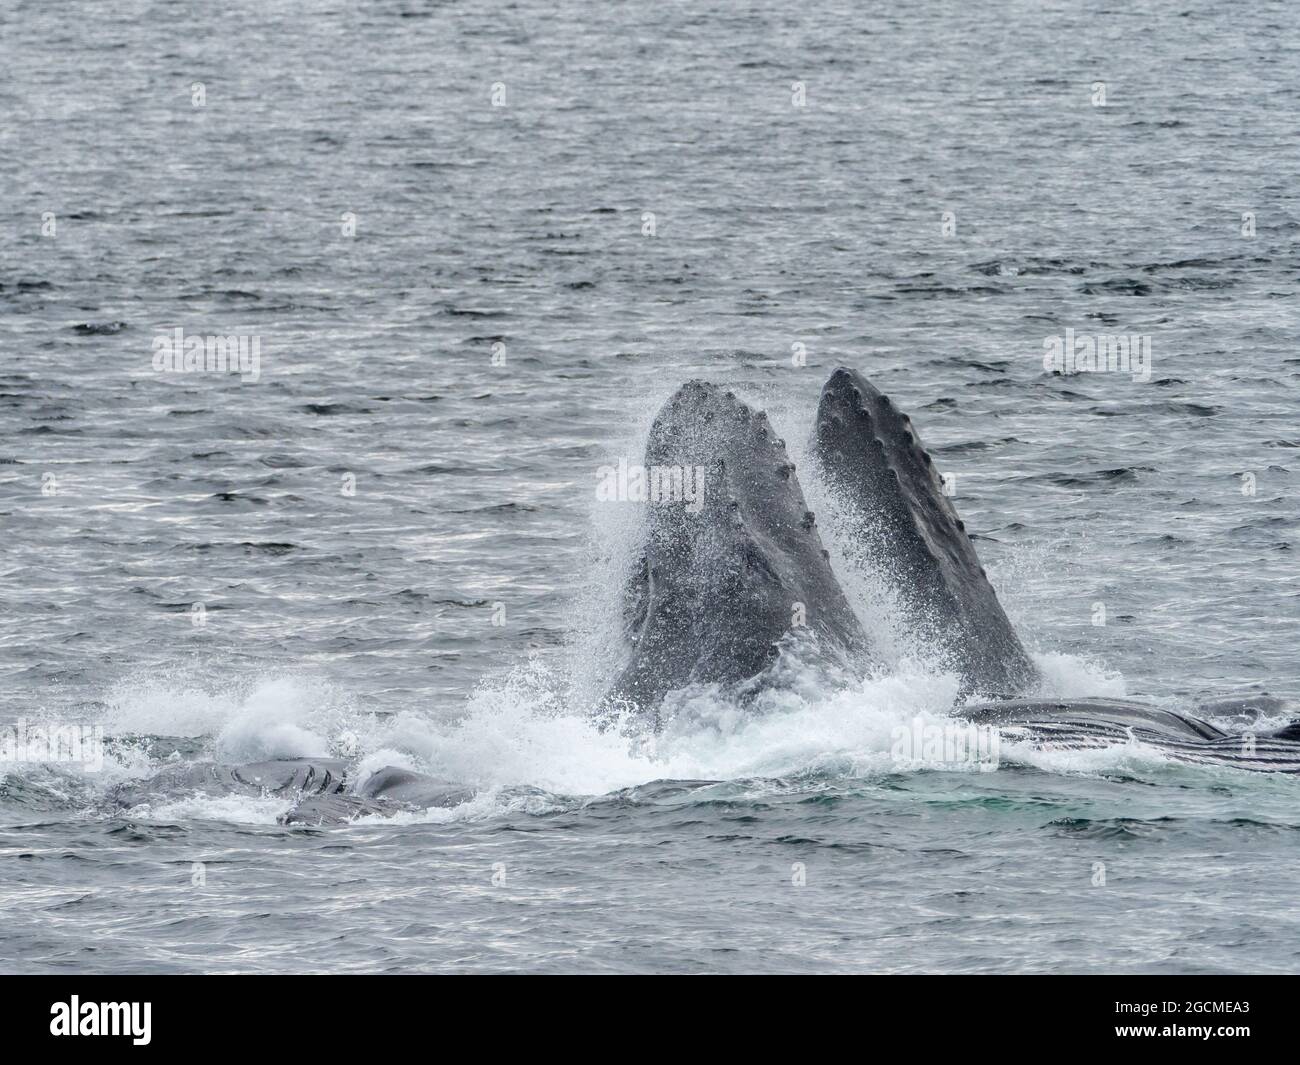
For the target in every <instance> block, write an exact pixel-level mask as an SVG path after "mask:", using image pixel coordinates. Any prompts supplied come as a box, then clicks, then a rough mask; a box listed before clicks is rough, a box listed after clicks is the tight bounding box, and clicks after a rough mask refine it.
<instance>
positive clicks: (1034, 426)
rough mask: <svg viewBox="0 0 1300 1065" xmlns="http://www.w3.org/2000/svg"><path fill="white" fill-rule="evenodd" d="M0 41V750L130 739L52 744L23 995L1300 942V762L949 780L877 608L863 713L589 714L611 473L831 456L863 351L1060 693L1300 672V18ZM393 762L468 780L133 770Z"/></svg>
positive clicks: (598, 648) (39, 779)
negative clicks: (664, 434) (831, 398)
mask: <svg viewBox="0 0 1300 1065" xmlns="http://www.w3.org/2000/svg"><path fill="white" fill-rule="evenodd" d="M0 72H2V73H0V545H2V546H0V727H4V728H8V729H9V730H11V732H12V731H16V730H17V729H18V727H19V726H20V725H22V726H23V727H25V728H34V727H40V726H52V725H55V724H66V723H70V722H71V723H78V724H82V725H85V726H87V727H88V728H90V729H99V730H102V735H103V736H104V738H105V739H104V743H105V751H104V757H103V761H102V764H100V765H96V766H92V767H90V769H89V771H88V770H87V769H86V768H85V767H83V766H82V765H77V764H66V763H60V762H38V763H34V764H33V763H24V762H10V763H7V764H0V969H2V970H3V971H9V972H24V973H34V972H42V973H48V972H65V973H66V972H165V973H171V972H178V973H181V972H185V973H189V972H213V971H216V972H281V971H313V972H314V971H321V972H372V971H382V972H412V971H452V972H470V971H473V972H516V971H522V972H575V971H581V972H586V971H609V972H689V973H699V972H773V971H780V972H788V971H789V972H827V971H829V972H861V971H884V972H1020V971H1034V972H1132V971H1142V972H1170V973H1183V972H1229V971H1231V972H1237V971H1251V972H1254V971H1260V972H1294V971H1296V970H1297V969H1300V906H1297V903H1296V891H1295V885H1296V883H1297V880H1298V879H1300V782H1297V781H1296V780H1294V779H1291V778H1286V777H1281V776H1271V775H1263V774H1246V773H1242V772H1239V771H1235V770H1228V769H1210V768H1196V767H1190V766H1180V765H1175V764H1172V763H1170V762H1168V761H1167V760H1165V759H1164V758H1163V757H1161V756H1160V755H1159V754H1158V752H1154V751H1150V750H1146V749H1143V748H1140V747H1134V746H1131V745H1130V746H1127V747H1124V748H1116V749H1114V750H1109V751H1101V752H1077V751H1076V752H1070V751H1055V752H1052V751H1030V750H1021V749H1019V748H1016V747H1014V745H1012V746H1010V747H1007V748H1004V749H1003V751H1002V757H1001V761H1000V764H999V767H998V769H997V771H996V772H980V771H976V770H972V768H971V767H970V766H965V767H925V766H920V767H909V766H908V765H906V764H900V762H899V760H898V759H897V758H896V757H894V756H893V753H892V748H893V743H894V739H893V737H894V736H895V730H896V729H897V728H898V727H899V726H900V725H904V726H905V725H907V724H908V723H910V722H912V721H914V720H916V719H917V717H918V715H919V716H923V717H925V718H926V720H932V719H933V720H938V719H942V717H943V715H944V714H946V713H947V712H948V711H949V710H951V708H952V704H953V699H954V696H955V685H954V682H953V679H952V678H951V677H949V676H947V675H945V674H943V673H942V671H937V670H936V669H934V668H933V666H932V664H931V663H930V661H929V659H928V657H927V649H926V648H925V647H918V646H914V645H912V644H909V642H908V639H907V638H906V637H905V635H904V634H901V633H899V632H898V631H897V629H896V628H894V627H891V626H893V622H892V621H891V620H890V618H889V617H888V615H887V612H883V613H882V612H881V609H880V600H879V598H878V592H879V588H877V587H876V586H875V585H873V584H872V582H871V581H870V580H864V581H861V582H858V583H853V582H849V584H850V586H849V591H850V593H851V595H852V597H853V599H854V605H855V607H857V609H858V611H859V613H860V614H861V615H862V616H863V618H864V621H866V622H867V624H868V625H869V626H874V628H875V629H876V630H877V631H878V632H884V633H885V635H889V634H890V633H892V634H893V635H894V636H895V637H896V640H895V644H896V651H897V655H896V662H895V664H894V666H893V668H891V669H890V670H889V671H887V672H884V673H882V674H880V675H877V676H874V677H872V678H869V679H868V680H867V681H866V682H864V683H862V684H860V685H849V686H847V687H840V688H827V687H824V686H823V687H818V686H817V685H816V684H815V683H813V681H812V680H811V679H810V680H809V682H808V683H807V684H805V685H803V686H801V687H798V688H797V689H796V690H795V691H794V692H793V693H790V694H788V696H786V697H783V698H782V699H780V700H773V702H772V703H771V705H767V706H765V707H763V708H762V712H760V713H755V714H745V713H742V712H739V711H738V710H737V708H736V707H734V706H729V705H724V704H722V703H709V701H708V700H707V699H702V700H700V701H699V702H698V704H697V705H694V706H693V708H692V712H691V713H690V714H689V715H685V716H684V717H683V718H682V719H680V720H678V721H676V722H674V723H673V724H672V725H671V726H670V727H669V728H667V729H666V730H665V731H664V732H662V733H660V734H657V735H655V734H637V733H635V732H630V733H629V732H621V731H619V730H617V729H614V730H604V731H602V730H601V729H600V728H599V727H598V726H597V725H596V724H595V723H594V721H593V719H592V717H591V713H590V710H591V704H592V702H593V700H594V698H595V696H596V695H598V694H599V692H600V691H601V690H602V688H603V687H604V686H605V685H607V684H608V683H609V681H610V680H611V679H612V677H613V676H614V675H615V672H616V670H617V668H618V663H619V639H618V636H619V624H620V600H621V596H622V592H623V583H622V578H623V577H624V576H625V572H626V567H627V564H628V561H629V552H630V550H631V545H632V543H633V542H634V539H635V529H636V522H637V516H636V507H635V504H625V505H619V504H602V503H599V502H598V501H597V500H596V496H595V487H596V484H597V471H598V470H599V468H600V467H601V466H602V465H606V464H610V463H617V462H618V460H619V459H620V458H626V459H627V460H628V461H630V462H637V461H639V457H640V451H641V447H642V446H643V443H644V438H645V432H646V428H647V426H648V424H649V422H650V420H651V418H652V417H653V415H654V413H655V411H656V410H657V409H658V407H659V406H660V405H661V404H662V403H663V401H664V400H665V399H666V398H667V396H668V395H669V394H670V393H671V391H672V390H673V389H674V388H675V387H676V386H677V385H679V384H680V383H681V382H682V381H685V380H687V379H689V378H692V377H701V378H705V379H709V380H716V381H723V382H727V383H728V384H729V385H730V386H732V387H734V388H735V389H736V390H737V391H738V393H739V394H741V395H742V396H743V397H745V398H746V399H747V400H749V401H750V402H752V403H753V404H755V405H756V406H762V407H764V408H766V409H767V410H768V412H769V414H770V415H771V417H772V420H773V422H774V423H775V424H776V425H777V427H778V429H779V430H780V431H781V432H782V434H783V435H784V436H785V438H786V440H787V442H788V444H789V446H790V449H791V452H792V454H793V455H794V457H795V459H796V461H799V459H800V458H801V457H802V455H803V451H804V447H805V443H806V439H807V435H808V432H809V430H810V427H811V421H812V411H813V408H814V406H815V403H816V398H817V394H818V390H819V389H820V387H821V385H822V383H823V382H824V381H825V380H826V378H827V376H828V375H829V373H830V371H831V370H832V369H833V368H834V367H836V366H838V365H841V364H844V365H849V366H853V367H855V368H857V369H859V370H861V371H862V372H863V373H865V374H866V375H867V376H868V377H869V378H870V379H871V380H872V381H873V382H874V383H875V384H876V385H878V386H879V387H880V388H881V389H882V390H884V391H885V392H887V393H888V394H889V395H890V396H891V397H892V398H893V399H894V400H895V402H896V403H897V404H898V405H899V406H900V407H901V408H902V409H903V410H905V411H907V412H909V413H910V415H911V416H912V418H913V421H914V423H915V424H916V426H917V428H918V429H919V431H920V432H921V434H922V436H923V438H924V440H925V442H926V444H927V446H928V447H929V448H930V449H931V451H932V452H933V454H934V457H935V461H936V464H937V465H938V466H939V467H940V468H941V469H942V470H943V471H944V472H945V473H948V474H951V475H952V477H953V482H952V483H953V484H954V486H955V490H956V495H955V498H954V502H955V503H956V505H957V506H958V508H959V510H960V512H961V514H962V516H963V518H964V519H965V521H966V524H967V527H968V529H969V530H970V531H971V532H972V533H973V534H974V535H975V537H976V541H977V547H978V550H979V551H980V554H981V557H982V559H983V561H984V562H985V564H986V565H987V567H988V570H989V573H990V576H991V578H992V579H993V581H994V583H995V585H996V586H997V588H998V591H999V593H1000V595H1001V598H1002V601H1003V603H1004V605H1005V606H1006V609H1007V611H1008V613H1009V614H1010V616H1011V617H1012V619H1013V621H1014V622H1015V623H1016V625H1017V627H1018V629H1019V631H1020V632H1021V634H1022V636H1023V638H1024V639H1025V641H1026V643H1027V644H1028V645H1029V646H1030V647H1031V648H1032V650H1033V652H1034V654H1035V656H1036V659H1037V661H1038V663H1039V665H1040V667H1041V669H1042V671H1043V673H1044V676H1045V678H1046V681H1045V683H1046V685H1047V689H1046V690H1047V691H1048V692H1049V693H1051V694H1056V695H1061V696H1083V695H1107V696H1121V695H1122V696H1127V697H1131V698H1137V699H1142V700H1146V701H1150V702H1153V703H1157V704H1159V705H1164V706H1168V707H1171V708H1175V709H1184V710H1187V709H1190V708H1191V707H1193V706H1194V704H1195V702H1196V701H1197V700H1198V699H1202V698H1208V697H1212V696H1219V695H1225V694H1230V693H1235V692H1255V693H1258V692H1268V693H1272V694H1275V695H1281V696H1297V695H1300V660H1298V659H1297V654H1296V652H1297V648H1298V647H1300V573H1298V569H1297V551H1298V550H1300V505H1298V503H1297V487H1298V485H1300V481H1298V479H1297V471H1300V451H1297V449H1298V448H1300V344H1298V343H1297V336H1298V335H1300V298H1298V297H1297V285H1298V283H1300V127H1298V126H1297V122H1296V116H1297V113H1298V112H1300V7H1297V6H1296V5H1295V4H1293V3H1283V2H1262V3H1257V4H1252V5H1250V6H1249V8H1245V9H1243V8H1237V7H1234V6H1231V5H1227V6H1225V5H1221V4H1215V3H1210V2H1208V0H1181V2H1169V0H1158V2H1151V3H1138V4H1110V5H1104V4H1103V5H1101V6H1096V5H1084V6H1080V5H1078V4H1074V3H1066V2H1063V0H1048V2H1046V3H1043V2H1036V0H1035V2H1029V0H1010V2H1000V3H994V4H992V5H977V4H968V3H960V2H955V0H921V2H919V3H912V4H903V5H888V6H886V5H864V4H855V3H845V2H832V3H828V4H819V5H796V4H785V3H773V2H770V0H761V2H758V3H755V4H746V5H739V4H736V5H732V4H726V3H721V2H718V0H710V2H704V3H691V4H686V3H663V4H623V3H620V4H592V3H579V2H574V0H557V2H556V3H553V4H546V5H542V4H530V3H514V4H490V3H484V2H482V0H466V2H428V0H382V2H374V3H366V4H351V3H339V2H331V0H309V2H305V3H304V2H301V0H297V2H290V0H258V2H256V3H250V2H247V0H232V2H230V3H226V4H220V5H209V4H194V3H187V2H179V0H173V2H157V0H112V2H109V0H104V2H99V3H86V4H81V3H65V2H58V0H55V2H42V0H7V2H6V3H4V4H3V6H0ZM1102 99H1104V104H1102V103H1100V102H1099V101H1100V100H1102ZM177 329H181V330H182V331H183V334H184V335H189V336H207V335H219V336H228V335H242V336H244V337H245V338H247V340H248V341H249V345H250V347H249V355H250V356H251V352H252V350H253V349H252V347H251V345H252V343H253V341H256V344H257V348H256V351H257V354H258V360H257V365H256V367H253V366H252V365H251V363H250V364H248V365H247V366H246V372H245V373H243V374H242V375H241V374H240V373H229V372H226V373H218V372H189V373H186V372H168V371H167V370H166V369H164V370H161V371H160V370H159V369H156V368H155V356H156V352H157V351H158V346H159V343H160V342H161V341H163V340H167V339H168V338H172V337H174V336H175V332H174V331H175V330H177ZM1067 330H1071V331H1072V333H1071V334H1069V335H1071V336H1074V337H1078V336H1084V335H1120V334H1122V335H1124V336H1129V335H1140V336H1145V337H1148V338H1149V342H1150V352H1151V362H1150V366H1149V370H1150V372H1149V374H1147V375H1142V374H1137V373H1120V372H1081V373H1059V372H1052V371H1050V370H1048V369H1046V368H1045V367H1044V353H1045V351H1048V350H1050V342H1051V338H1053V337H1062V338H1064V337H1065V336H1066V335H1067V333H1066V331H1067ZM1045 345H1048V346H1045ZM1144 376H1145V379H1141V378H1143V377H1144ZM1135 378H1139V379H1135ZM805 468H806V467H805V466H804V465H803V464H801V465H800V473H801V475H803V474H804V472H805ZM805 489H806V490H807V491H808V494H809V496H810V498H811V499H812V501H813V502H814V503H815V504H817V507H816V509H818V511H819V514H820V513H822V512H823V510H824V509H825V505H826V500H825V499H824V498H822V497H821V494H820V490H819V488H818V486H817V485H815V484H813V483H811V482H809V483H807V484H805ZM828 535H832V536H833V529H832V530H831V531H830V532H828ZM851 547H852V545H850V544H845V543H841V542H835V543H833V544H832V551H833V554H835V555H836V557H837V558H842V557H843V555H844V553H845V552H847V551H851ZM1099 622H1100V623H1099ZM886 630H888V631H886ZM340 752H343V753H346V754H347V755H348V756H350V757H353V758H354V759H355V761H356V763H357V765H358V767H359V768H358V772H359V773H361V772H364V770H365V769H366V768H377V767H379V766H381V765H387V764H397V765H403V766H408V767H410V768H413V769H417V770H420V771H422V772H428V773H432V774H434V775H438V776H441V777H445V778H447V779H452V780H456V781H461V782H465V783H466V784H468V785H469V786H471V787H472V788H473V789H474V790H475V791H476V792H477V795H476V797H475V798H474V799H473V800H472V801H471V802H469V803H467V804H464V805H462V806H460V807H457V808H454V809H450V810H432V811H430V812H428V813H427V814H412V815H408V816H403V817H400V818H397V819H394V820H383V819H367V820H365V821H363V822H362V823H357V824H349V825H343V826H334V827H315V828H313V827H303V826H283V825H280V824H278V823H277V821H276V819H277V817H278V816H279V815H281V814H282V813H284V811H285V810H286V809H287V808H288V806H289V804H290V803H289V800H287V799H284V798H282V797H279V796H270V795H268V796H264V797H261V798H250V797H247V796H243V797H240V796H213V795H203V794H177V795H174V796H171V797H170V798H169V800H168V801H166V802H160V803H152V804H143V805H138V806H134V807H129V808H122V807H121V806H118V805H116V804H114V803H113V801H112V796H113V794H114V790H115V789H116V788H118V787H119V786H121V785H123V784H124V783H131V782H134V781H139V780H141V779H144V778H147V777H149V776H150V775H152V774H154V773H156V772H157V771H158V770H159V769H160V768H164V767H167V766H174V765H176V764H178V763H182V764H183V763H187V762H200V761H209V760H218V761H223V762H240V761H253V760H257V759H259V758H268V757H277V756H321V755H325V754H331V753H333V754H338V753H340Z"/></svg>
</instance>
